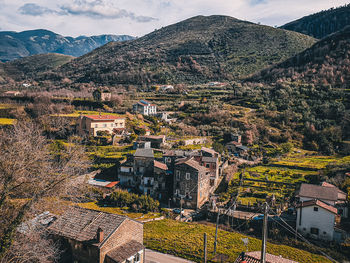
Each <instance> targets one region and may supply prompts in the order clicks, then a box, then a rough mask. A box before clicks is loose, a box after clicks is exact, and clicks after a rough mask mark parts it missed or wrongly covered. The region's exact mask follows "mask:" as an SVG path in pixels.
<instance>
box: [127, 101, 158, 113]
mask: <svg viewBox="0 0 350 263" xmlns="http://www.w3.org/2000/svg"><path fill="white" fill-rule="evenodd" d="M132 108H133V111H134V112H139V113H141V114H143V115H146V116H148V115H156V114H157V106H156V105H155V104H152V103H150V102H148V101H146V100H140V101H139V102H137V103H136V104H134V105H133V106H132Z"/></svg>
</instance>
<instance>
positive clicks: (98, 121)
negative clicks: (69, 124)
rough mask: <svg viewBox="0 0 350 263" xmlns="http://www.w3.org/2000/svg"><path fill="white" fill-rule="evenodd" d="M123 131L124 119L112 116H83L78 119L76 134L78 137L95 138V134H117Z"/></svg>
mask: <svg viewBox="0 0 350 263" xmlns="http://www.w3.org/2000/svg"><path fill="white" fill-rule="evenodd" d="M124 130H125V118H124V117H119V116H114V115H83V116H80V117H79V120H78V127H77V132H78V134H79V135H80V136H97V133H98V132H99V131H100V132H102V131H103V132H107V133H108V134H114V133H118V134H120V131H124Z"/></svg>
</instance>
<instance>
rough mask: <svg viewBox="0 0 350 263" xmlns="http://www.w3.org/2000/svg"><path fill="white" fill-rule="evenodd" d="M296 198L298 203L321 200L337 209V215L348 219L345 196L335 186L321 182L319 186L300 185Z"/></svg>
mask: <svg viewBox="0 0 350 263" xmlns="http://www.w3.org/2000/svg"><path fill="white" fill-rule="evenodd" d="M296 197H298V198H299V201H300V202H301V201H310V200H314V199H317V200H321V201H323V202H325V203H327V204H329V205H332V206H334V207H336V208H337V209H338V215H341V216H342V217H344V218H347V217H348V212H349V211H348V205H347V201H346V198H347V195H346V193H344V192H343V191H341V190H340V189H339V188H337V187H336V186H334V185H332V184H329V183H326V182H323V183H322V184H321V185H314V184H301V186H300V190H299V192H298V193H297V195H296Z"/></svg>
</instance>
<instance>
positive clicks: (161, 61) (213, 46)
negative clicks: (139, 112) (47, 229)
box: [41, 16, 315, 85]
mask: <svg viewBox="0 0 350 263" xmlns="http://www.w3.org/2000/svg"><path fill="white" fill-rule="evenodd" d="M314 43H315V39H313V38H311V37H309V36H305V35H302V34H299V33H295V32H290V31H286V30H282V29H276V28H272V27H268V26H262V25H257V24H253V23H250V22H246V21H240V20H237V19H235V18H232V17H227V16H208V17H205V16H197V17H193V18H190V19H188V20H185V21H182V22H179V23H177V24H174V25H170V26H167V27H164V28H162V29H160V30H157V31H154V32H152V33H150V34H148V35H146V36H144V37H141V38H139V39H136V40H134V41H129V42H122V43H116V42H113V43H109V44H107V45H105V46H103V47H101V48H98V49H96V50H94V51H93V52H91V53H89V54H87V55H84V56H82V57H79V58H77V59H74V60H72V61H71V62H70V63H67V64H65V65H64V66H62V67H61V68H60V70H58V71H57V72H55V73H53V74H47V75H46V76H43V77H42V78H41V79H51V80H55V79H60V78H64V77H68V78H69V79H71V80H73V81H74V82H78V83H88V82H91V81H92V82H95V83H98V84H103V85H115V84H149V83H159V84H160V83H203V82H207V81H210V80H231V79H234V78H238V77H243V76H246V75H248V74H251V73H253V72H256V71H257V70H261V69H263V68H264V67H267V66H269V65H272V64H274V63H277V62H280V61H283V60H285V59H287V58H289V57H291V56H293V55H295V54H297V53H299V52H301V51H303V50H304V49H306V48H308V47H310V46H311V45H312V44H314Z"/></svg>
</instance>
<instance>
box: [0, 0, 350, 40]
mask: <svg viewBox="0 0 350 263" xmlns="http://www.w3.org/2000/svg"><path fill="white" fill-rule="evenodd" d="M348 3H350V0H347V1H345V0H49V1H48V0H29V1H23V0H0V31H5V30H6V31H7V30H10V31H24V30H31V29H48V30H51V31H53V32H55V33H58V34H61V35H64V36H73V37H77V36H80V35H86V36H91V35H101V34H116V35H122V34H125V35H132V36H137V37H140V36H143V35H145V34H147V33H149V32H152V31H154V30H155V29H159V28H161V27H164V26H167V25H170V24H173V23H176V22H179V21H182V20H184V19H187V18H190V17H193V16H196V15H228V16H232V17H235V18H238V19H242V20H247V21H251V22H255V23H261V24H264V25H270V26H280V25H283V24H285V23H287V22H290V21H293V20H295V19H298V18H301V17H303V16H305V15H309V14H312V13H316V12H319V11H321V10H326V9H329V8H331V7H338V6H341V5H344V4H348Z"/></svg>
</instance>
